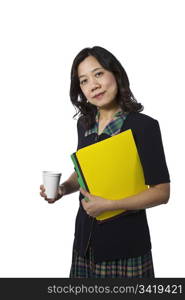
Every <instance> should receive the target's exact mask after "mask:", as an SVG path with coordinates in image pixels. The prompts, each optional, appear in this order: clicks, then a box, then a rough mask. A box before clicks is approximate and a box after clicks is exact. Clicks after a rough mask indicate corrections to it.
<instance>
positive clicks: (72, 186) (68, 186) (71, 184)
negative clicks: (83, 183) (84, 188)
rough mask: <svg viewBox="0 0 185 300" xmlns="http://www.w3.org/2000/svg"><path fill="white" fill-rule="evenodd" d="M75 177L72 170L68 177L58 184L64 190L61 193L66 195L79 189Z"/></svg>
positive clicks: (75, 174)
mask: <svg viewBox="0 0 185 300" xmlns="http://www.w3.org/2000/svg"><path fill="white" fill-rule="evenodd" d="M77 178H78V177H77V173H76V172H73V173H72V174H71V175H70V177H69V178H68V179H67V180H66V181H64V182H63V183H62V184H61V185H60V187H62V189H63V191H64V194H63V195H68V194H71V193H74V192H77V191H78V190H79V187H80V185H79V183H78V180H77Z"/></svg>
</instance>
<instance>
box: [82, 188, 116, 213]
mask: <svg viewBox="0 0 185 300" xmlns="http://www.w3.org/2000/svg"><path fill="white" fill-rule="evenodd" d="M79 190H80V192H81V193H82V195H84V196H85V197H86V198H88V200H89V201H86V200H85V199H84V198H83V199H82V201H81V202H82V206H83V208H84V209H85V211H86V213H87V214H88V215H89V216H91V217H97V216H98V215H100V214H101V213H103V212H105V211H108V210H111V204H112V201H111V200H108V199H105V198H102V197H99V196H95V195H92V194H90V193H88V192H87V191H85V190H84V189H82V188H80V189H79Z"/></svg>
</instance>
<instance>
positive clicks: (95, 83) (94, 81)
mask: <svg viewBox="0 0 185 300" xmlns="http://www.w3.org/2000/svg"><path fill="white" fill-rule="evenodd" d="M98 87H100V83H99V82H98V81H97V79H95V78H94V79H92V80H91V82H90V88H91V91H94V90H95V89H97V88H98Z"/></svg>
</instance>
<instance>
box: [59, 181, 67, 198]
mask: <svg viewBox="0 0 185 300" xmlns="http://www.w3.org/2000/svg"><path fill="white" fill-rule="evenodd" d="M59 188H60V191H61V194H62V196H64V195H66V186H65V182H63V183H62V184H60V186H59Z"/></svg>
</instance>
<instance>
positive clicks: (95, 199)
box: [80, 183, 170, 217]
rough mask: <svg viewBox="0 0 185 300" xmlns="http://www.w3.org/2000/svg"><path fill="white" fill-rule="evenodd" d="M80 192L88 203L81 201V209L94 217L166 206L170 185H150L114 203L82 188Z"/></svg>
mask: <svg viewBox="0 0 185 300" xmlns="http://www.w3.org/2000/svg"><path fill="white" fill-rule="evenodd" d="M80 192H81V193H82V194H83V195H84V196H85V197H86V198H88V199H89V201H88V202H87V201H85V200H84V199H82V205H83V208H84V209H85V211H86V212H87V214H89V215H90V216H92V217H96V216H98V215H100V214H101V213H103V212H105V211H111V210H117V209H123V210H137V209H138V210H139V209H145V208H149V207H153V206H157V205H160V204H166V203H167V202H168V200H169V197H170V184H169V183H162V184H157V185H152V186H150V188H149V189H148V190H145V191H144V192H141V193H139V194H137V195H134V196H131V197H128V198H124V199H120V200H116V201H113V200H109V199H105V198H102V197H99V196H96V195H92V194H90V193H88V192H87V191H85V190H84V189H82V188H80Z"/></svg>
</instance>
